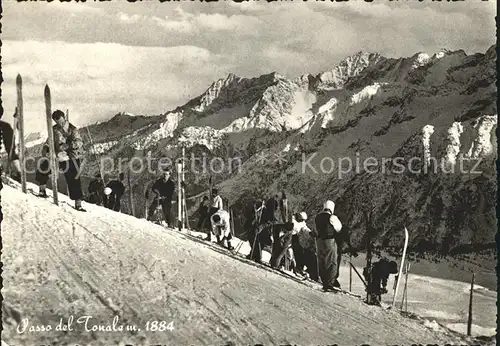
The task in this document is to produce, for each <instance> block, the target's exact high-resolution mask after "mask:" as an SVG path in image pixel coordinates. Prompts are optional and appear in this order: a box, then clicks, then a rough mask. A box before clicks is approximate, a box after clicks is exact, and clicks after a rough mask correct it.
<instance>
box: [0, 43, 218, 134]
mask: <svg viewBox="0 0 500 346" xmlns="http://www.w3.org/2000/svg"><path fill="white" fill-rule="evenodd" d="M4 45H5V46H6V47H8V49H6V50H4V51H3V63H4V65H3V66H4V70H3V74H4V78H5V82H4V84H3V85H2V89H3V102H4V108H5V110H6V115H7V117H9V116H10V114H12V113H13V109H14V107H15V103H16V91H15V77H16V75H17V73H21V74H22V77H23V82H24V83H23V84H24V85H23V94H24V102H25V106H24V109H25V113H26V114H27V115H28V116H27V117H26V121H27V123H28V125H27V128H28V129H35V128H37V125H35V124H40V123H42V124H44V123H43V112H44V111H43V110H44V108H43V107H44V106H43V88H44V86H45V84H48V85H49V86H50V88H51V90H52V95H53V99H54V100H53V104H54V107H56V108H57V107H62V108H64V109H65V108H68V109H70V111H71V114H72V118H73V120H74V121H75V122H76V123H77V124H85V123H88V122H93V121H97V120H99V119H102V117H106V116H112V115H114V113H116V112H119V111H129V112H132V113H142V114H144V113H146V114H160V113H163V112H165V111H167V110H170V108H169V106H172V107H173V106H174V105H180V104H182V103H183V102H186V101H188V100H189V99H191V98H194V97H195V96H197V95H199V94H200V93H201V92H203V91H204V89H205V88H206V86H207V85H209V83H210V82H211V81H212V80H213V78H214V74H217V73H221V71H220V70H219V69H217V68H215V69H214V68H213V66H214V65H215V64H216V62H218V61H220V60H222V59H221V58H220V57H219V56H217V55H216V54H213V53H212V52H210V51H208V50H206V49H204V48H200V47H196V46H176V47H131V46H125V45H120V44H114V43H111V44H110V43H95V44H88V43H87V44H80V43H71V44H70V43H65V42H37V41H24V42H19V41H5V42H4ZM195 75H196V76H198V78H199V83H196V85H194V86H193V76H195Z"/></svg>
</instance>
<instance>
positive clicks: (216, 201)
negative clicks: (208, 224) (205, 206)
mask: <svg viewBox="0 0 500 346" xmlns="http://www.w3.org/2000/svg"><path fill="white" fill-rule="evenodd" d="M223 209H224V205H223V203H222V197H221V196H220V195H219V190H217V189H212V204H211V206H210V216H212V215H214V214H215V213H216V212H217V211H218V210H223Z"/></svg>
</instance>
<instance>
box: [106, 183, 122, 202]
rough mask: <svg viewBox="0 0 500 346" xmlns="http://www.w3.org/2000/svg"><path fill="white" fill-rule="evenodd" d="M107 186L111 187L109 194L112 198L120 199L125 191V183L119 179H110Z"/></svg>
mask: <svg viewBox="0 0 500 346" xmlns="http://www.w3.org/2000/svg"><path fill="white" fill-rule="evenodd" d="M107 187H109V188H110V189H111V191H112V192H111V196H113V198H116V199H120V198H122V196H123V194H124V193H125V185H123V183H122V182H121V181H119V180H111V181H110V182H109V183H108V185H107Z"/></svg>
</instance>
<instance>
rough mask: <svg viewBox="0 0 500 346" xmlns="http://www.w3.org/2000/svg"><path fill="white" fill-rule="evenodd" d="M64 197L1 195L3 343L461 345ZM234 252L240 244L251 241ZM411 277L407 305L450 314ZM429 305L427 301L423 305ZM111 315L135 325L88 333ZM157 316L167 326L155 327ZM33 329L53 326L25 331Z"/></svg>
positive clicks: (420, 325) (425, 325)
mask: <svg viewBox="0 0 500 346" xmlns="http://www.w3.org/2000/svg"><path fill="white" fill-rule="evenodd" d="M28 186H29V187H30V188H34V186H32V185H31V184H28ZM60 197H61V199H62V201H61V203H60V206H59V207H57V206H55V205H53V204H52V202H51V200H42V199H39V198H37V197H35V196H33V195H31V194H26V195H24V194H22V193H21V192H20V191H19V190H17V189H14V188H12V187H10V186H5V187H4V189H3V190H2V205H3V211H4V215H5V220H4V221H3V223H2V238H3V253H2V261H3V264H4V268H3V269H4V271H3V285H4V287H3V290H2V294H3V297H4V302H3V305H2V309H3V312H4V317H3V319H4V321H3V322H4V331H3V335H2V338H3V340H4V341H5V342H6V343H7V344H9V345H12V344H17V345H19V344H20V345H28V344H35V343H36V344H42V343H49V344H53V345H54V344H75V343H78V344H80V345H82V344H85V345H104V344H108V345H109V344H122V345H124V344H125V343H130V344H133V345H146V344H152V343H160V344H165V345H188V344H197V345H213V344H233V345H235V344H238V345H239V344H256V343H262V344H280V343H281V344H284V343H291V344H299V345H310V344H325V343H329V344H334V343H338V344H341V345H354V344H362V343H367V344H371V345H379V344H400V345H401V344H410V343H411V344H413V343H415V342H418V343H422V344H428V343H437V344H444V343H446V342H450V343H454V344H457V343H462V344H463V343H464V342H466V341H467V339H464V338H462V337H461V336H458V335H457V334H455V333H452V332H449V331H446V330H444V329H441V328H435V323H434V324H433V323H432V321H418V320H413V319H409V318H403V317H402V316H400V315H399V314H398V313H396V312H391V311H387V310H384V309H381V308H378V307H371V306H367V305H366V304H364V303H362V302H361V301H360V300H359V299H357V298H354V297H350V296H347V295H342V294H325V293H322V292H321V291H319V290H315V289H313V288H311V287H308V286H306V285H303V284H301V283H299V282H296V281H294V280H290V279H288V278H286V277H284V276H281V275H278V274H276V273H273V272H271V271H267V270H263V269H262V268H258V267H256V266H253V265H248V264H245V263H244V262H242V261H238V260H236V259H234V258H231V257H229V256H227V255H226V254H224V253H223V252H218V251H214V250H213V249H211V248H210V246H209V245H207V244H203V243H202V242H195V241H193V240H191V239H189V238H188V237H187V236H186V235H185V234H182V233H180V232H177V231H174V230H169V229H165V228H163V227H161V226H157V225H153V224H151V223H148V222H146V221H145V220H141V219H136V218H133V217H131V216H128V215H124V214H119V213H115V212H112V211H109V210H107V209H104V208H101V207H97V206H93V205H85V207H86V208H87V210H88V212H87V213H81V212H77V211H75V210H74V209H73V208H72V207H71V206H70V205H68V204H67V203H66V202H67V201H66V199H65V196H63V195H60ZM236 245H237V243H236ZM242 249H243V251H248V245H247V244H245V247H243V248H242ZM341 275H342V280H343V281H342V284H343V285H344V287H348V283H347V282H346V280H348V269H347V268H342V274H341ZM410 280H411V282H412V284H411V292H412V293H410V294H409V297H410V300H411V303H410V304H415V305H412V306H418V305H417V304H418V303H419V302H422V305H421V307H422V310H423V311H424V310H425V309H427V310H429V306H433V305H434V308H433V309H434V310H436V311H441V312H442V313H443V314H448V315H447V316H445V317H449V315H452V314H453V313H454V311H451V310H446V309H447V308H448V306H447V304H446V303H445V304H444V305H443V306H438V305H435V304H437V303H435V302H434V301H432V300H431V299H430V298H429V291H425V290H424V288H423V287H429V286H430V285H429V282H426V280H427V281H428V279H426V278H420V279H419V278H417V277H412V276H410ZM432 280H434V281H433V282H432V286H434V283H436V282H438V283H440V285H437V287H436V289H435V290H432V295H433V296H434V299H437V297H439V296H441V297H443V296H444V297H448V301H449V302H450V301H452V299H454V296H453V294H452V293H450V292H455V293H456V294H457V297H458V298H457V297H455V299H462V298H461V297H462V294H467V292H466V289H465V287H462V286H457V285H456V284H455V283H449V285H448V284H444V283H441V282H439V281H436V280H435V279H432ZM353 284H354V287H353V291H358V292H359V293H362V287H361V283H360V281H359V280H357V278H356V277H353ZM457 290H458V291H457ZM417 292H418V293H417ZM481 299H486V300H485V301H484V302H483V304H485V305H484V306H486V305H487V303H489V304H491V301H490V300H489V299H490V298H489V297H486V298H483V297H482V296H481V295H480V294H477V298H476V304H477V305H476V306H478V307H479V304H481V303H480V302H481ZM426 300H427V301H428V302H429V301H430V304H429V303H428V304H427V305H425V304H424V303H423V302H425V301H426ZM413 301H415V302H413ZM485 302H487V303H485ZM410 304H409V306H410ZM456 305H457V307H458V306H459V305H460V308H461V307H462V306H463V304H462V303H461V302H460V304H456ZM425 306H427V308H425ZM492 306H493V305H492ZM449 311H451V312H449ZM71 316H73V320H72V322H71V323H69V325H70V327H71V328H72V329H73V330H68V331H60V330H56V329H57V326H58V325H59V324H60V323H61V325H60V327H61V329H63V328H62V326H65V325H68V320H70V319H71ZM84 316H92V318H90V317H84ZM493 316H494V315H492V317H493ZM434 318H435V319H438V318H443V316H442V315H439V316H438V314H434ZM113 319H115V321H116V322H117V323H116V326H119V325H123V326H124V328H126V326H135V327H136V328H137V329H136V330H135V331H126V330H124V331H119V332H113V331H99V330H96V331H92V328H97V326H96V324H97V325H102V326H112V325H113ZM491 320H493V318H492V319H491ZM78 321H80V322H82V323H78ZM85 321H87V322H88V323H87V325H85V323H83V322H85ZM148 321H149V322H148ZM154 321H158V326H160V328H161V329H165V330H163V331H152V330H151V329H154V327H153V326H156V324H155V322H154ZM162 321H164V322H165V323H164V324H161V322H162ZM171 322H172V324H170V323H171ZM169 324H170V327H173V329H172V328H167V326H169ZM35 325H38V326H42V325H43V326H51V327H52V330H50V331H47V330H45V331H30V328H29V327H33V326H35ZM92 326H94V327H92ZM24 327H27V328H25V330H23V329H24ZM148 327H149V329H150V330H149V331H147V329H148ZM45 328H46V329H48V327H45ZM108 328H111V329H112V327H108ZM460 328H461V327H460V326H459V327H457V329H460ZM40 329H41V327H40ZM87 329H88V330H87ZM170 329H172V330H170Z"/></svg>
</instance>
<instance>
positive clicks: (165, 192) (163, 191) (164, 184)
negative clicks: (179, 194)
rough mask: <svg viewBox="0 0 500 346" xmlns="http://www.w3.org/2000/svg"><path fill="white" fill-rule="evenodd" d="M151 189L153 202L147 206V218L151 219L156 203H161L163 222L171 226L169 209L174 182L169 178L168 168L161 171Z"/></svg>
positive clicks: (170, 207)
mask: <svg viewBox="0 0 500 346" xmlns="http://www.w3.org/2000/svg"><path fill="white" fill-rule="evenodd" d="M151 191H152V192H153V193H154V194H155V197H154V199H153V202H152V203H151V205H150V206H149V210H148V220H151V219H152V217H153V215H154V212H155V210H156V208H157V206H158V205H161V208H162V210H163V215H164V217H165V222H166V223H167V225H168V226H169V227H172V218H171V215H170V214H171V209H172V199H173V196H174V191H175V183H174V182H173V181H172V179H170V170H168V169H166V170H164V171H163V176H162V177H161V178H160V179H158V180H156V182H155V183H154V184H153V186H152V187H151Z"/></svg>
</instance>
